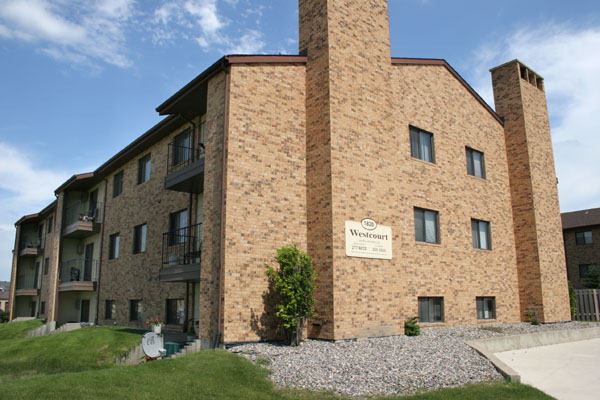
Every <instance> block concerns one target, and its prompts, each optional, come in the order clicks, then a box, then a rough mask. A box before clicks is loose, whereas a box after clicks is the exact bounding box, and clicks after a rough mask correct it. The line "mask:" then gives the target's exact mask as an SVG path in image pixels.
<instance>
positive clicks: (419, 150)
mask: <svg viewBox="0 0 600 400" xmlns="http://www.w3.org/2000/svg"><path fill="white" fill-rule="evenodd" d="M423 134H425V135H429V137H430V139H431V140H430V142H431V154H429V156H430V157H431V160H426V159H425V158H424V156H423V154H422V149H423V148H422V135H423ZM413 135H416V138H417V140H416V142H417V143H416V144H417V147H416V149H415V147H414V146H413V142H414V140H413ZM409 140H410V156H411V157H412V158H414V159H417V160H421V161H425V162H428V163H432V164H435V163H436V162H435V138H434V135H433V133H431V132H427V131H426V130H423V129H421V128H417V127H416V126H413V125H409ZM415 150H416V151H415ZM415 153H416V154H415Z"/></svg>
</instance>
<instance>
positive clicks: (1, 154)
mask: <svg viewBox="0 0 600 400" xmlns="http://www.w3.org/2000/svg"><path fill="white" fill-rule="evenodd" d="M35 159H38V157H36V156H35V155H34V154H28V153H27V152H26V151H24V150H22V149H17V148H15V147H13V146H10V145H8V144H6V143H2V142H0V199H1V200H2V207H1V208H0V280H7V279H10V267H11V266H10V260H12V248H13V246H14V240H15V230H14V223H15V222H16V221H17V220H18V219H19V218H21V217H22V216H23V215H27V214H33V213H36V212H38V211H40V210H42V209H43V208H44V207H45V206H47V205H48V204H50V203H51V202H52V201H53V200H54V196H53V193H54V190H55V189H56V188H57V187H58V186H60V184H62V183H63V182H64V181H65V180H66V178H67V177H68V176H69V175H68V174H66V173H63V172H61V171H52V170H44V169H41V168H39V166H37V165H34V164H33V163H32V162H31V161H30V160H35Z"/></svg>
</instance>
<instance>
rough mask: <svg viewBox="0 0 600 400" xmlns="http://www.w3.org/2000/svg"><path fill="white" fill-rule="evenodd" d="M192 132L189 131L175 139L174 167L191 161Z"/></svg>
mask: <svg viewBox="0 0 600 400" xmlns="http://www.w3.org/2000/svg"><path fill="white" fill-rule="evenodd" d="M190 132H191V130H190V129H187V130H186V131H185V132H183V133H180V134H179V135H177V136H175V138H174V139H173V158H172V160H173V161H172V163H173V166H175V165H179V164H181V163H184V162H186V161H188V160H189V159H190V151H191V147H192V145H191V135H190Z"/></svg>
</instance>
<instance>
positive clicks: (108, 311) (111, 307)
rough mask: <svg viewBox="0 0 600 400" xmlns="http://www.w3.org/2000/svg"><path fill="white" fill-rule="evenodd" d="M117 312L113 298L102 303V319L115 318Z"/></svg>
mask: <svg viewBox="0 0 600 400" xmlns="http://www.w3.org/2000/svg"><path fill="white" fill-rule="evenodd" d="M116 314H117V303H116V302H115V301H114V300H106V302H105V303H104V319H115V315H116Z"/></svg>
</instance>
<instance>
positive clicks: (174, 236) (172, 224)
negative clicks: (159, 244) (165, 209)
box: [169, 210, 188, 246]
mask: <svg viewBox="0 0 600 400" xmlns="http://www.w3.org/2000/svg"><path fill="white" fill-rule="evenodd" d="M187 219H188V213H187V210H181V211H178V212H174V213H172V214H170V215H169V232H171V235H169V245H170V246H172V245H175V244H180V243H185V238H186V236H187V235H186V234H187V232H185V231H186V230H187V229H186V230H181V229H182V228H185V227H187V222H188V221H187Z"/></svg>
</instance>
